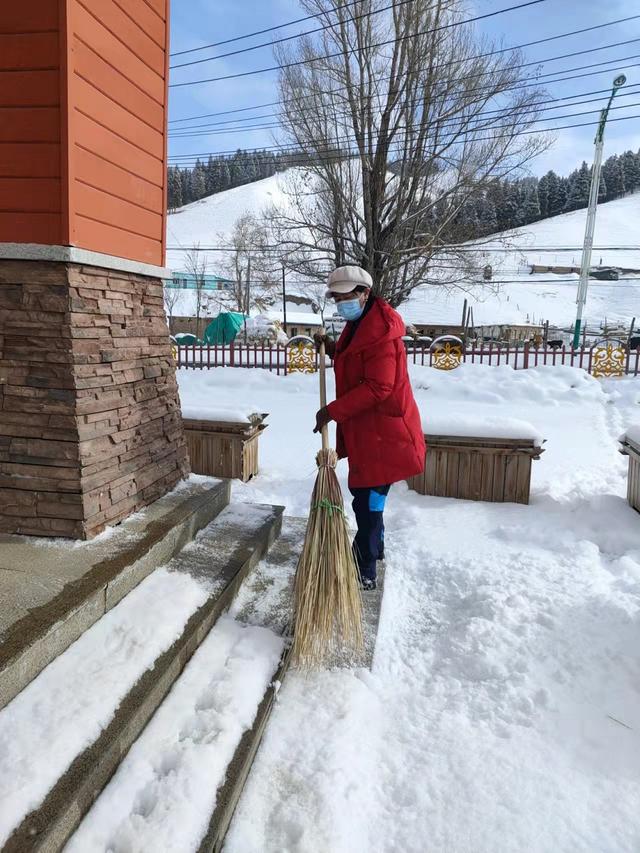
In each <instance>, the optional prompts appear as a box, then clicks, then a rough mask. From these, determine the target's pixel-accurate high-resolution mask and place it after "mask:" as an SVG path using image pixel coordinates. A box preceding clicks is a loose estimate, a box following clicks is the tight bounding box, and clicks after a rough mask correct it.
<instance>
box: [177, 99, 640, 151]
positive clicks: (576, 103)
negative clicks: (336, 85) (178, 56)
mask: <svg viewBox="0 0 640 853" xmlns="http://www.w3.org/2000/svg"><path fill="white" fill-rule="evenodd" d="M605 91H606V92H609V91H610V90H609V89H607V90H605ZM638 94H640V90H634V91H632V92H624V93H622V94H619V95H618V96H617V99H618V100H619V99H620V98H629V97H632V96H633V95H638ZM573 97H578V96H577V95H576V96H572V97H567V98H559V99H558V100H563V101H566V100H572V98H573ZM540 103H547V102H546V101H542V102H540V101H538V102H537V103H535V104H531V105H530V109H527V110H521V111H520V112H519V113H518V115H520V116H522V115H530V114H534V113H541V112H549V110H559V109H563V108H568V107H579V106H582V105H583V104H593V103H600V104H601V103H602V98H588V99H586V100H582V101H574V102H573V103H571V104H564V105H563V107H560V106H548V107H539V104H540ZM630 106H635V104H622V105H621V106H619V107H616V109H624V108H625V107H630ZM597 111H599V110H590V111H589V112H597ZM503 112H504V109H495V110H485V111H483V112H482V113H480V114H479V116H487V115H490V114H494V113H503ZM570 115H571V114H570ZM573 115H581V114H580V113H574V114H573ZM582 115H585V113H582ZM479 116H478V117H479ZM567 117H568V116H566V115H561V116H548V117H547V120H548V121H555V120H556V119H560V118H567ZM277 127H281V125H279V124H271V125H254V126H249V127H246V128H231V129H225V130H205V131H199V132H195V131H194V132H192V133H175V134H169V136H170V138H171V139H187V138H192V137H197V136H217V135H220V134H222V135H224V134H226V133H235V132H237V131H241V132H243V133H244V132H245V131H247V132H249V131H255V130H270V129H272V128H277Z"/></svg>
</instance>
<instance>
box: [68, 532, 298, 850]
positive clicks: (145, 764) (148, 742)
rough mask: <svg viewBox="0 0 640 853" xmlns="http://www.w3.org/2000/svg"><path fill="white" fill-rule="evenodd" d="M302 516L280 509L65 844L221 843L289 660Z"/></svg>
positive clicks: (209, 846) (169, 846)
mask: <svg viewBox="0 0 640 853" xmlns="http://www.w3.org/2000/svg"><path fill="white" fill-rule="evenodd" d="M305 525H306V522H305V521H299V520H297V519H289V518H286V519H284V522H283V526H282V533H281V535H280V537H279V538H278V539H277V540H276V542H275V543H274V545H273V546H272V548H271V549H270V551H269V553H268V555H267V556H266V557H265V558H264V559H263V560H262V561H261V562H260V563H259V564H258V565H257V566H256V567H255V568H254V570H253V571H252V572H251V573H250V574H249V575H248V576H247V579H246V580H245V581H244V583H243V584H242V587H241V588H240V591H239V592H238V594H237V596H236V598H235V600H234V602H233V604H232V606H231V608H230V611H229V613H228V614H227V615H225V616H224V617H223V618H222V619H221V620H219V621H218V623H217V624H216V625H215V626H214V628H213V629H212V631H211V632H210V634H209V635H208V637H207V638H206V639H205V641H204V642H203V643H202V645H201V647H200V648H199V649H198V650H197V652H196V653H195V654H194V656H193V658H192V659H191V661H190V663H189V664H188V665H187V667H186V668H185V670H184V672H183V673H182V675H181V676H180V678H179V679H178V680H177V681H176V683H175V684H174V686H173V688H172V690H171V692H170V693H169V694H168V696H167V697H166V698H165V700H164V702H163V703H162V705H161V706H160V707H159V709H158V711H157V712H156V714H155V715H154V717H153V719H152V720H151V721H150V723H149V725H148V726H147V727H146V728H145V730H144V731H143V732H142V734H141V735H140V737H139V738H138V740H137V741H136V743H135V744H134V745H133V746H132V748H131V750H130V751H129V754H128V755H127V757H126V758H125V759H124V761H123V762H122V764H121V765H120V767H119V769H118V771H117V772H116V774H115V775H114V777H113V778H112V780H111V782H110V783H109V785H108V786H107V787H106V788H105V790H104V791H103V793H102V794H101V795H100V797H99V798H98V800H97V801H96V803H95V805H94V807H93V808H92V809H91V811H90V812H89V813H88V815H87V817H86V818H85V820H84V821H83V822H82V824H81V825H80V827H79V828H78V830H77V831H76V832H75V833H74V835H73V836H72V838H71V839H70V841H69V844H68V846H67V848H66V850H65V853H86V851H97V850H110V849H114V850H125V849H126V850H132V849H135V850H145V851H146V850H150V851H151V850H153V851H154V853H168V851H170V850H199V851H200V853H204V851H211V850H216V851H217V850H220V849H221V848H222V844H223V842H224V837H225V835H226V832H227V829H228V826H229V823H230V821H231V818H232V815H233V811H234V809H235V806H236V804H237V802H238V799H239V797H240V795H241V792H242V788H243V785H244V782H245V779H246V777H247V775H248V773H249V770H250V768H251V764H252V762H253V759H254V757H255V754H256V752H257V750H258V747H259V744H260V740H261V738H262V734H263V732H264V730H265V728H266V725H267V722H268V718H269V714H270V711H271V709H272V707H273V704H274V701H275V697H276V694H277V690H278V687H279V685H280V683H281V681H282V679H283V678H284V675H285V672H286V669H287V666H288V662H289V655H288V643H287V642H286V641H285V638H284V637H283V632H285V631H286V628H287V626H288V625H289V624H290V617H291V592H292V587H293V577H294V573H295V567H296V563H297V558H298V554H299V551H300V547H301V544H302V539H303V537H304V530H305ZM141 816H142V819H141Z"/></svg>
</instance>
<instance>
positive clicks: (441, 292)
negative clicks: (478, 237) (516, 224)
mask: <svg viewBox="0 0 640 853" xmlns="http://www.w3.org/2000/svg"><path fill="white" fill-rule="evenodd" d="M586 216H587V211H586V210H576V211H573V212H572V213H563V214H562V215H560V216H554V217H551V218H550V219H543V220H541V221H540V222H535V223H533V224H532V225H528V226H526V228H522V229H518V230H515V231H507V232H505V233H504V234H502V235H500V238H496V240H495V241H492V242H487V243H484V244H483V245H482V251H481V253H480V256H481V258H482V259H483V260H484V261H486V263H488V264H491V265H492V267H493V271H494V286H493V287H487V286H484V285H480V286H478V285H476V286H471V287H469V285H468V283H466V282H465V281H463V280H461V281H460V289H455V288H454V289H453V290H452V289H444V288H437V287H423V288H419V289H418V290H416V291H414V293H413V295H412V297H411V299H409V300H408V302H407V303H405V304H404V305H403V306H402V308H401V309H400V310H401V313H402V314H403V316H404V317H405V319H406V321H407V322H412V323H434V324H439V323H442V324H445V323H459V322H460V320H461V316H462V305H463V302H464V299H465V298H467V299H468V300H469V304H470V305H471V306H472V307H473V319H474V322H475V324H476V325H491V324H496V325H497V324H501V323H527V322H534V321H535V322H544V321H546V320H548V321H549V322H550V323H551V324H552V325H557V326H567V325H569V324H571V323H572V322H573V321H574V319H575V315H576V291H577V282H578V276H577V275H575V274H567V273H562V274H557V275H556V274H553V273H541V274H536V275H531V274H529V272H528V269H529V265H531V264H540V265H546V266H551V265H557V266H574V265H577V266H579V265H580V259H581V248H580V247H581V246H582V241H583V238H584V229H585V222H586ZM505 245H506V246H507V247H508V249H509V250H508V251H505ZM594 247H595V248H594V251H593V255H592V263H593V264H594V265H600V264H602V265H603V266H620V267H631V268H635V269H640V194H638V193H636V194H635V195H632V196H627V197H626V198H621V199H617V200H616V201H610V202H608V203H607V204H602V205H600V206H599V208H598V216H597V220H596V233H595V239H594ZM606 247H609V248H606ZM621 247H626V248H624V249H623V250H622V251H620V250H619V249H620V248H621ZM463 291H464V292H463ZM635 316H640V274H638V273H636V274H629V275H625V276H623V277H621V278H620V281H617V282H603V281H596V280H593V279H592V280H591V282H590V284H589V292H588V299H587V306H586V310H585V319H586V322H587V323H588V324H590V325H592V326H594V325H595V326H599V325H600V323H601V322H603V321H604V320H605V319H606V320H608V321H611V322H614V323H624V324H628V323H629V321H630V320H631V318H632V317H635Z"/></svg>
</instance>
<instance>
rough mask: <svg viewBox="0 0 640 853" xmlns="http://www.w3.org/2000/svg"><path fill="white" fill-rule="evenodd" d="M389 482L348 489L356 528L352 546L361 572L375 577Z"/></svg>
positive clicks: (379, 556) (381, 545) (381, 550)
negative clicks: (385, 484)
mask: <svg viewBox="0 0 640 853" xmlns="http://www.w3.org/2000/svg"><path fill="white" fill-rule="evenodd" d="M390 488H391V486H373V487H372V488H366V489H349V491H350V492H351V494H352V495H353V503H352V504H351V505H352V507H353V511H354V513H355V515H356V523H357V525H358V532H357V533H356V538H355V539H354V541H353V550H354V553H355V556H356V561H357V563H358V568H359V570H360V575H361V577H363V578H369V580H375V579H376V560H379V559H381V558H382V557H383V555H384V519H383V513H384V504H385V501H386V498H387V495H388V494H389V489H390Z"/></svg>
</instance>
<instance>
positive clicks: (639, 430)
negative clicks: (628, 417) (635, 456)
mask: <svg viewBox="0 0 640 853" xmlns="http://www.w3.org/2000/svg"><path fill="white" fill-rule="evenodd" d="M620 441H621V442H625V441H632V442H633V443H634V444H640V424H633V426H630V427H629V428H628V429H627V431H626V432H625V433H623V434H622V435H621V436H620Z"/></svg>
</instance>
